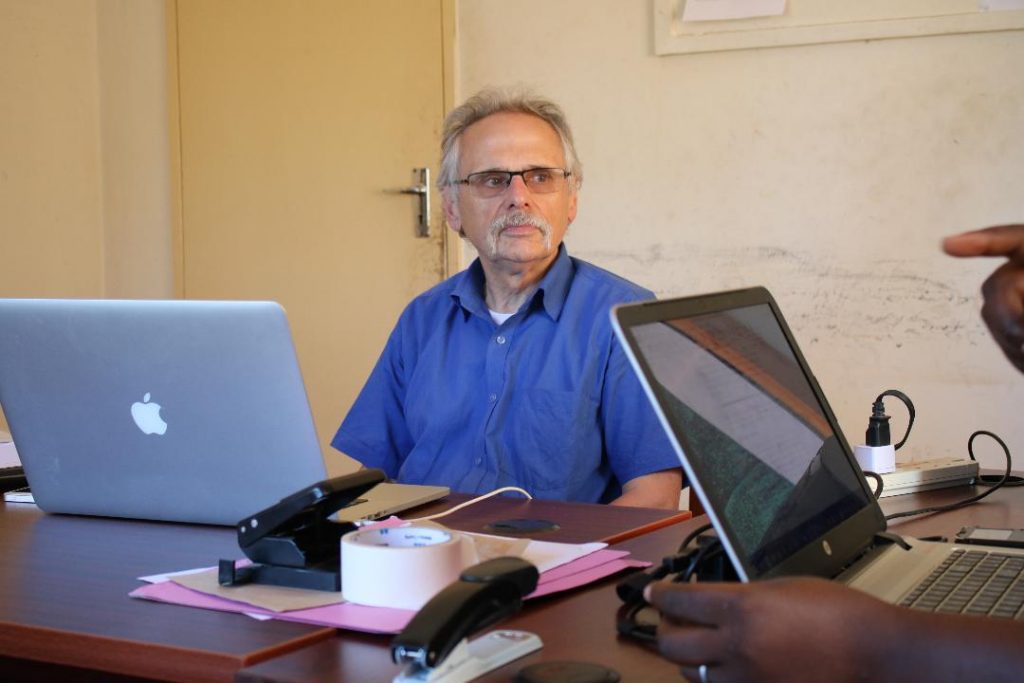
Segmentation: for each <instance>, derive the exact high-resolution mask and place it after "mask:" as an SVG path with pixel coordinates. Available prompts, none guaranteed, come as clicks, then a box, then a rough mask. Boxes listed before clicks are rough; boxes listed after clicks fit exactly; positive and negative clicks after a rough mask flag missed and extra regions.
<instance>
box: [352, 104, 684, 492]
mask: <svg viewBox="0 0 1024 683" xmlns="http://www.w3.org/2000/svg"><path fill="white" fill-rule="evenodd" d="M441 154H442V158H441V172H440V177H439V179H438V185H439V187H440V190H441V194H442V198H443V203H444V212H445V216H446V218H447V220H448V224H449V226H450V227H451V228H452V229H453V230H455V231H456V232H457V233H458V234H459V235H460V236H462V237H463V238H465V239H467V240H468V241H469V242H470V243H471V244H472V245H473V246H474V247H475V248H476V251H477V253H478V258H477V259H476V260H475V261H474V262H473V263H472V264H471V265H470V267H469V268H468V269H467V270H465V271H463V272H461V273H459V274H457V275H455V276H453V277H451V278H449V279H448V280H446V281H445V282H442V283H441V284H439V285H437V286H436V287H434V288H432V289H430V290H428V291H427V292H425V293H423V294H421V295H420V296H419V297H417V298H416V299H415V300H413V302H412V303H410V304H409V306H408V307H407V308H406V310H405V311H404V312H403V313H402V316H401V318H400V319H399V321H398V324H397V326H396V327H395V329H394V331H393V332H392V334H391V337H390V338H389V340H388V343H387V345H386V347H385V348H384V351H383V353H382V354H381V357H380V359H379V360H378V362H377V365H376V367H375V368H374V369H373V371H372V373H371V374H370V377H369V379H368V380H367V383H366V386H365V387H364V388H363V390H362V392H361V393H360V395H359V397H358V398H357V399H356V402H355V404H354V405H353V406H352V409H351V411H349V414H348V415H347V416H346V418H345V420H344V422H343V423H342V425H341V428H340V429H339V430H338V433H337V434H336V435H335V437H334V440H333V442H332V445H333V446H334V447H335V448H337V449H338V450H340V451H342V452H344V453H346V454H348V455H349V456H351V457H353V458H355V459H356V460H358V461H360V462H361V463H363V464H364V465H365V466H368V467H379V468H381V469H383V470H384V471H385V472H387V473H388V476H390V477H391V478H392V479H394V480H397V481H402V482H409V483H423V484H441V485H447V486H450V487H451V488H452V489H453V490H456V491H462V492H468V493H484V492H488V491H491V490H493V489H495V488H498V487H501V486H519V487H522V488H524V489H526V490H527V491H528V492H530V493H531V494H532V495H533V496H535V497H538V498H546V499H558V500H577V501H587V502H611V503H613V504H618V505H637V506H647V507H663V508H675V507H676V506H677V505H678V500H679V491H680V487H681V484H682V476H681V473H680V470H679V467H678V465H679V461H678V459H677V458H676V456H675V454H674V452H673V450H672V448H671V446H670V445H669V443H668V441H667V438H666V437H665V435H664V432H663V430H662V429H661V427H660V426H659V424H658V421H657V418H656V416H655V414H654V412H653V409H652V408H651V406H650V403H649V402H648V400H647V398H646V396H644V393H643V390H642V388H641V387H640V384H639V382H638V380H637V379H636V377H635V376H634V374H633V371H632V369H631V368H630V366H629V362H628V360H627V359H626V358H625V356H624V354H623V352H622V350H621V349H620V348H619V346H618V344H617V343H616V341H615V338H614V335H613V333H612V329H611V324H610V322H609V317H608V311H609V310H610V308H611V307H612V306H613V305H614V304H617V303H623V302H627V301H636V300H640V299H649V298H652V297H653V294H652V293H651V292H649V291H647V290H645V289H642V288H640V287H638V286H637V285H634V284H632V283H630V282H628V281H626V280H623V279H622V278H619V277H617V276H615V275H613V274H611V273H609V272H607V271H604V270H602V269H600V268H597V267H596V266H593V265H591V264H589V263H586V262H584V261H580V260H578V259H574V258H571V257H570V256H569V255H568V253H567V252H566V249H565V246H564V245H563V244H562V239H563V237H564V236H565V233H566V230H567V229H568V227H569V224H570V223H571V222H572V221H573V219H574V218H575V217H576V206H577V199H578V197H577V192H578V190H579V187H580V183H581V181H582V167H581V165H580V163H579V160H578V159H577V157H576V151H575V148H574V145H573V140H572V133H571V132H570V130H569V126H568V123H567V122H566V120H565V116H564V114H563V113H562V111H561V109H560V108H559V107H558V106H557V105H555V104H554V103H552V102H549V101H547V100H543V99H540V98H536V97H532V96H529V95H522V94H510V93H505V92H499V91H484V92H481V93H478V94H477V95H475V96H473V97H472V98H470V99H469V100H468V101H467V102H466V103H465V104H463V105H462V106H460V107H458V108H457V109H455V110H454V111H452V112H451V114H449V116H448V118H447V119H446V120H445V126H444V132H443V138H442V143H441Z"/></svg>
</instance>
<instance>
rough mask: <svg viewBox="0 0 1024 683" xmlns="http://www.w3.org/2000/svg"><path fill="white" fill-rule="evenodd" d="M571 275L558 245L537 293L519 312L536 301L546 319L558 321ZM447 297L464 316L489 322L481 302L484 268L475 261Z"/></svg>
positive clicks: (571, 269) (570, 265)
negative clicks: (545, 313)
mask: <svg viewBox="0 0 1024 683" xmlns="http://www.w3.org/2000/svg"><path fill="white" fill-rule="evenodd" d="M575 271H576V268H575V266H574V265H573V262H572V259H571V258H569V252H568V251H566V249H565V245H564V244H560V245H558V255H557V256H555V260H554V261H553V262H552V263H551V267H550V268H548V272H547V273H545V274H544V277H543V278H542V279H541V281H540V284H539V285H538V286H537V291H536V292H534V293H533V296H531V297H530V299H529V300H527V301H526V302H525V303H524V304H523V306H522V308H520V309H519V311H524V310H526V309H528V308H529V307H530V306H532V305H534V302H536V301H538V300H539V301H540V304H541V305H542V306H543V307H544V310H545V312H547V314H548V316H549V317H551V319H552V320H558V317H559V316H560V315H561V314H562V307H563V306H564V305H565V299H566V297H567V296H568V295H569V286H570V285H571V284H572V278H573V274H574V273H575ZM451 296H452V300H453V301H454V302H455V303H456V304H458V305H459V306H461V307H462V309H463V310H464V311H466V312H467V313H471V314H473V315H478V316H480V317H482V318H487V319H490V313H488V311H487V303H486V301H485V298H484V297H485V291H484V268H483V266H482V265H481V264H480V259H479V258H477V259H474V261H473V263H471V264H470V265H469V268H467V269H466V271H465V272H464V273H463V277H462V278H461V279H460V280H459V282H458V283H457V284H456V285H455V288H454V289H453V290H452V293H451ZM538 297H539V299H538Z"/></svg>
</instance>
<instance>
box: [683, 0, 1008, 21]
mask: <svg viewBox="0 0 1024 683" xmlns="http://www.w3.org/2000/svg"><path fill="white" fill-rule="evenodd" d="M995 1H997V0H989V2H995ZM1002 1H1004V2H1005V1H1006V0H1002ZM785 13H786V0H686V5H684V6H683V21H723V20H729V19H750V18H751V17H777V16H781V15H783V14H785Z"/></svg>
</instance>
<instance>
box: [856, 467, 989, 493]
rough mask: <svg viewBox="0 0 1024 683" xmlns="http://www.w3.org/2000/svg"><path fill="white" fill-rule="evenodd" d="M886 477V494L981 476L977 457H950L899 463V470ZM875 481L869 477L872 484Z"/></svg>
mask: <svg viewBox="0 0 1024 683" xmlns="http://www.w3.org/2000/svg"><path fill="white" fill-rule="evenodd" d="M879 476H881V477H882V496H881V497H882V498H886V497H888V496H899V495H902V494H904V493H917V492H918V491H929V490H931V489H941V488H947V487H950V486H964V485H966V484H971V483H973V482H974V480H975V479H976V478H977V477H978V463H977V462H976V461H974V460H967V459H962V458H960V459H958V458H946V459H941V460H920V461H917V462H904V463H896V471H895V472H889V473H887V474H882V475H879ZM874 484H875V482H874V481H872V480H870V479H869V480H868V485H869V486H871V487H872V488H873V487H874Z"/></svg>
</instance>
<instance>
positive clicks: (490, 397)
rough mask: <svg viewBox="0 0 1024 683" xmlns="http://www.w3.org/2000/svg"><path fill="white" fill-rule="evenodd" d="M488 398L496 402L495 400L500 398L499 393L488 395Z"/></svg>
mask: <svg viewBox="0 0 1024 683" xmlns="http://www.w3.org/2000/svg"><path fill="white" fill-rule="evenodd" d="M487 400H488V401H490V402H491V403H494V402H495V401H497V400H498V395H497V394H491V395H490V396H488V397H487Z"/></svg>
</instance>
